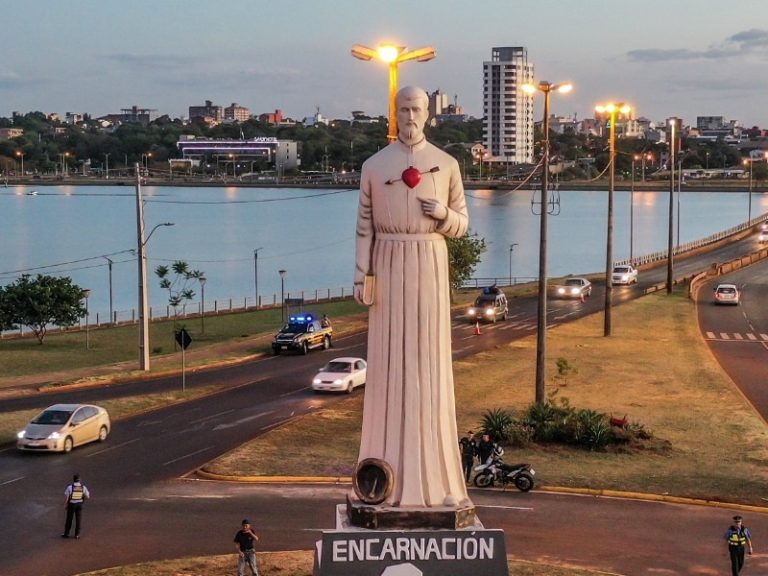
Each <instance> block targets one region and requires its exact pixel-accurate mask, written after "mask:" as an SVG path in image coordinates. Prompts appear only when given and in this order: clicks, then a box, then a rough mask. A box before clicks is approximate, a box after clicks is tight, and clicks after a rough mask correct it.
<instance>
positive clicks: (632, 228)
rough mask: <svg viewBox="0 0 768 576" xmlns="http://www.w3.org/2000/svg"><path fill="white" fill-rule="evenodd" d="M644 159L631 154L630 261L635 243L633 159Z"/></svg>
mask: <svg viewBox="0 0 768 576" xmlns="http://www.w3.org/2000/svg"><path fill="white" fill-rule="evenodd" d="M640 158H643V159H645V154H640V155H638V154H635V155H634V156H632V187H631V188H630V190H629V261H630V262H632V258H633V256H634V244H635V161H637V160H639V159H640Z"/></svg>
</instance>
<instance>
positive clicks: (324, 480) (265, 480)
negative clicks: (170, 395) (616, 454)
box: [195, 468, 768, 514]
mask: <svg viewBox="0 0 768 576" xmlns="http://www.w3.org/2000/svg"><path fill="white" fill-rule="evenodd" d="M195 474H197V475H198V476H200V477H202V478H205V479H206V480H217V481H221V482H245V483H248V484H351V480H350V478H349V477H348V476H237V475H229V474H218V473H216V472H208V471H207V470H205V469H203V468H198V469H197V470H195ZM535 491H537V492H548V493H552V494H578V495H582V496H598V497H604V498H625V499H628V500H647V501H650V502H666V503H668V504H688V505H692V506H709V507H711V508H728V509H731V510H741V511H744V512H756V513H758V514H768V507H766V506H755V505H752V504H738V503H734V502H721V501H718V500H706V499H703V498H686V497H683V496H670V495H667V494H646V493H644V492H629V491H627V492H624V491H622V490H610V489H601V488H572V487H568V486H542V487H541V488H536V489H535Z"/></svg>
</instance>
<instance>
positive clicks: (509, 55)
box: [483, 46, 533, 164]
mask: <svg viewBox="0 0 768 576" xmlns="http://www.w3.org/2000/svg"><path fill="white" fill-rule="evenodd" d="M532 82H533V64H531V63H529V62H528V50H527V49H526V48H524V47H521V46H514V47H501V48H493V49H492V52H491V59H490V60H489V61H486V62H483V146H484V147H485V150H486V154H487V156H486V158H485V161H486V162H500V163H512V164H519V163H526V162H527V163H530V162H533V95H531V94H527V93H526V92H524V91H523V89H522V86H523V84H526V83H532Z"/></svg>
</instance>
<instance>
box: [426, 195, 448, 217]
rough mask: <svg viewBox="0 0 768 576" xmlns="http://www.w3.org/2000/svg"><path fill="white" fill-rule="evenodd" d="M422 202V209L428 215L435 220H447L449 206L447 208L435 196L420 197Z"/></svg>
mask: <svg viewBox="0 0 768 576" xmlns="http://www.w3.org/2000/svg"><path fill="white" fill-rule="evenodd" d="M419 201H420V202H421V211H422V212H424V214H425V215H426V216H429V217H430V218H434V219H435V220H445V219H446V217H447V216H448V208H446V207H445V206H444V205H443V204H442V203H441V202H440V201H439V200H435V199H434V198H419Z"/></svg>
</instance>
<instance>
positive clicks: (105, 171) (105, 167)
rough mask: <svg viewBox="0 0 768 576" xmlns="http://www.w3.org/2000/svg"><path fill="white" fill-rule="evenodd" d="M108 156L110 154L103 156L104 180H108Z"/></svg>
mask: <svg viewBox="0 0 768 576" xmlns="http://www.w3.org/2000/svg"><path fill="white" fill-rule="evenodd" d="M109 155H110V152H106V153H105V154H104V174H105V176H104V179H105V180H109Z"/></svg>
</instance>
